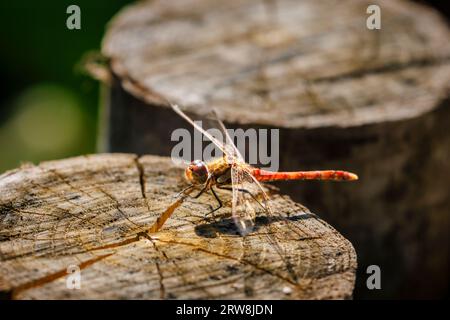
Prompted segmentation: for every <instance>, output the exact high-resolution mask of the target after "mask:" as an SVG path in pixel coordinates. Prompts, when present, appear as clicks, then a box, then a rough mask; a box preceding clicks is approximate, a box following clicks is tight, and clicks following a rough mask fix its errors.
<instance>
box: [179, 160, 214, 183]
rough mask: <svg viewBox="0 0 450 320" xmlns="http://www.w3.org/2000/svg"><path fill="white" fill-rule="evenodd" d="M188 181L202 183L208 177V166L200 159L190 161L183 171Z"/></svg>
mask: <svg viewBox="0 0 450 320" xmlns="http://www.w3.org/2000/svg"><path fill="white" fill-rule="evenodd" d="M184 173H185V176H186V179H187V181H188V182H190V183H192V184H203V183H205V182H206V180H207V179H208V175H209V171H208V166H207V165H206V163H204V162H203V161H201V160H194V161H192V162H191V163H190V164H189V166H188V167H187V168H186V171H185V172H184Z"/></svg>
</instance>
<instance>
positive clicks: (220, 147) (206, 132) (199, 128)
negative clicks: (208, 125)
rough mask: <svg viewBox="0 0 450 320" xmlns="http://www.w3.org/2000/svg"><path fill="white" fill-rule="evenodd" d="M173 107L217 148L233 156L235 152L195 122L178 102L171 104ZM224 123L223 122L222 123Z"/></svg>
mask: <svg viewBox="0 0 450 320" xmlns="http://www.w3.org/2000/svg"><path fill="white" fill-rule="evenodd" d="M171 107H172V109H173V110H174V111H175V112H176V113H178V114H179V115H180V116H181V117H182V118H183V119H185V120H186V121H187V122H189V123H190V124H191V125H192V126H193V127H194V128H195V129H197V130H198V131H199V132H201V133H202V134H203V135H204V136H205V137H207V138H208V139H209V140H210V141H211V142H212V143H214V144H215V145H216V147H217V148H219V149H220V150H221V151H222V152H223V153H224V154H226V155H228V156H230V157H232V156H233V154H232V153H230V151H227V149H226V148H225V144H224V143H223V142H221V141H219V140H218V139H216V138H215V137H213V136H212V135H211V134H210V133H209V132H208V131H206V130H205V129H203V128H202V127H201V126H199V125H198V124H197V123H195V122H194V121H193V120H192V119H191V118H189V117H188V116H187V115H186V114H185V113H184V112H183V111H181V109H180V107H178V106H177V105H176V104H171ZM222 125H223V124H222Z"/></svg>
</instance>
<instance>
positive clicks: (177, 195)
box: [175, 184, 195, 198]
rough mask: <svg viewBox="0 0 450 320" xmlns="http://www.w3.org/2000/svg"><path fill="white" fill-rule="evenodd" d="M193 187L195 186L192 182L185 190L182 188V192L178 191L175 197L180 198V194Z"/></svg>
mask: <svg viewBox="0 0 450 320" xmlns="http://www.w3.org/2000/svg"><path fill="white" fill-rule="evenodd" d="M193 187H195V186H194V185H193V184H191V185H190V186H188V187H186V188H184V189H183V190H181V191H180V192H178V193H177V194H176V195H175V198H178V197H179V196H181V195H182V194H183V193H185V192H186V191H188V190H189V189H192V188H193Z"/></svg>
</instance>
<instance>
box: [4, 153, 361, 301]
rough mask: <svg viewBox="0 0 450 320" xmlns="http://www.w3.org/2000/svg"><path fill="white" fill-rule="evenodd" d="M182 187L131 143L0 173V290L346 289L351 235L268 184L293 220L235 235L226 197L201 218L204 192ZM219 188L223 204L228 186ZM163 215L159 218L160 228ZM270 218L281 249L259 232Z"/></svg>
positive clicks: (323, 293) (290, 294)
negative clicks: (180, 197)
mask: <svg viewBox="0 0 450 320" xmlns="http://www.w3.org/2000/svg"><path fill="white" fill-rule="evenodd" d="M185 186H186V182H185V181H184V178H183V171H182V169H180V168H177V167H174V166H173V164H172V162H171V160H170V159H169V158H161V157H156V156H144V157H137V156H136V155H133V154H114V155H112V154H101V155H93V156H83V157H77V158H71V159H66V160H60V161H52V162H45V163H42V164H40V165H39V166H32V165H28V166H24V167H22V168H19V169H16V170H13V171H9V172H6V173H5V174H3V175H1V176H0V291H1V295H2V297H3V298H14V299H80V298H82V299H105V298H107V299H218V298H220V299H227V298H229V299H249V298H250V299H346V298H350V297H351V296H352V291H353V286H354V281H355V271H356V255H355V251H354V249H353V247H352V245H351V244H350V242H349V241H347V240H346V239H344V238H343V237H342V236H341V235H340V234H339V233H338V232H337V231H336V230H334V229H333V228H332V227H330V226H329V225H328V224H327V223H325V222H324V221H322V220H320V219H319V218H318V217H316V216H315V215H313V214H311V213H310V212H309V211H308V209H306V208H305V207H303V206H301V205H299V204H296V203H295V202H293V201H292V200H290V199H289V198H288V197H286V196H279V195H277V194H276V193H275V192H273V198H274V202H273V209H274V210H276V212H277V214H279V215H281V216H286V215H289V219H290V220H291V221H292V223H290V224H289V225H290V226H289V227H287V226H286V224H283V223H280V221H279V220H271V219H262V218H260V219H257V228H256V230H255V232H254V233H252V234H251V235H248V236H245V237H242V236H240V235H239V234H237V231H236V227H235V225H234V222H233V221H232V219H230V214H231V212H230V210H231V209H230V206H229V205H225V207H224V208H223V209H220V210H219V211H217V213H216V215H215V218H214V219H213V218H206V217H205V213H207V212H208V211H210V210H211V205H212V204H213V203H214V202H213V201H214V199H213V198H212V196H208V195H206V194H205V195H204V196H202V197H200V198H199V199H189V198H186V199H185V201H184V202H182V203H179V202H177V199H176V198H175V197H174V195H175V194H176V193H177V192H179V191H180V190H182V188H183V187H185ZM220 196H221V198H222V199H223V200H224V201H225V203H229V201H230V199H229V198H230V195H229V193H228V192H226V191H223V192H221V193H220ZM168 214H171V216H170V217H168ZM161 216H163V217H164V216H167V217H168V219H167V220H166V221H165V224H164V225H163V226H162V228H160V230H159V231H157V230H156V228H155V225H157V224H158V223H159V222H161V220H158V217H161ZM158 221H159V222H158ZM275 226H276V227H277V228H280V230H279V231H280V232H278V233H277V234H275V235H274V236H275V239H276V241H277V243H278V244H279V248H281V252H279V251H278V250H276V249H275V248H274V247H273V246H272V245H271V242H268V241H267V233H268V231H270V228H272V227H275ZM279 248H278V249H279ZM288 262H289V265H290V268H287V267H286V264H287V263H288ZM74 271H75V273H69V272H74ZM77 272H78V273H77ZM76 275H79V278H78V280H79V282H78V283H79V285H80V289H79V290H77V289H70V288H74V287H75V288H76V283H77V279H76V278H74V277H76Z"/></svg>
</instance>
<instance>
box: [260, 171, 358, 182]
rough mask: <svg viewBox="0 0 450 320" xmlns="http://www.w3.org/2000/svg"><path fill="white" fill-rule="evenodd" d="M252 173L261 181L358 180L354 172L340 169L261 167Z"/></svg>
mask: <svg viewBox="0 0 450 320" xmlns="http://www.w3.org/2000/svg"><path fill="white" fill-rule="evenodd" d="M252 174H253V175H254V176H255V178H256V179H257V180H258V181H262V182H267V181H280V180H333V181H351V180H358V176H357V175H356V174H354V173H351V172H347V171H341V170H320V171H294V172H271V171H266V170H261V169H253V172H252Z"/></svg>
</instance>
